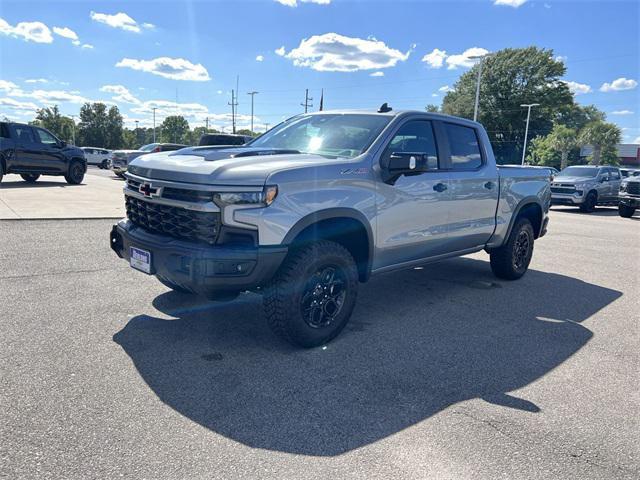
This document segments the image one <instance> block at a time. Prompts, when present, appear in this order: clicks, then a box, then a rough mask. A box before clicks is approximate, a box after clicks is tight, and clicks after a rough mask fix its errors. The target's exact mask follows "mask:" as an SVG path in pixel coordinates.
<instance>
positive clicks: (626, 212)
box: [618, 204, 636, 218]
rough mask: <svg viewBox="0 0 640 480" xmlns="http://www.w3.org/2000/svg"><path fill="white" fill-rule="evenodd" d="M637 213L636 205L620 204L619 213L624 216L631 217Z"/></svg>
mask: <svg viewBox="0 0 640 480" xmlns="http://www.w3.org/2000/svg"><path fill="white" fill-rule="evenodd" d="M634 213H636V207H630V206H629V205H622V204H620V205H618V215H620V216H621V217H622V218H631V217H633V214H634Z"/></svg>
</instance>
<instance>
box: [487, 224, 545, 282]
mask: <svg viewBox="0 0 640 480" xmlns="http://www.w3.org/2000/svg"><path fill="white" fill-rule="evenodd" d="M534 237H535V235H534V233H533V226H531V222H530V221H529V219H527V218H521V219H519V220H517V221H516V224H515V225H514V226H513V229H512V230H511V234H510V235H509V238H508V239H507V242H506V243H505V244H504V245H503V246H501V247H499V248H496V249H495V250H492V251H491V253H490V259H491V270H492V271H493V274H494V275H495V276H496V277H498V278H503V279H505V280H517V279H518V278H520V277H522V276H523V275H524V274H525V273H526V272H527V269H528V268H529V263H531V258H532V257H533V241H534Z"/></svg>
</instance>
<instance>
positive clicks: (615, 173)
mask: <svg viewBox="0 0 640 480" xmlns="http://www.w3.org/2000/svg"><path fill="white" fill-rule="evenodd" d="M609 173H610V175H611V180H620V171H619V170H616V169H615V168H612V169H611V171H610V172H609Z"/></svg>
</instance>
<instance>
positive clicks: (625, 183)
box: [618, 175, 640, 218]
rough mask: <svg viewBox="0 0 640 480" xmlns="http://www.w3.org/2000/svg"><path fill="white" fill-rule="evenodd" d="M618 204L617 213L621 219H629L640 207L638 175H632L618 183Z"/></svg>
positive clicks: (639, 176)
mask: <svg viewBox="0 0 640 480" xmlns="http://www.w3.org/2000/svg"><path fill="white" fill-rule="evenodd" d="M618 195H619V199H620V203H619V204H618V213H619V214H620V216H621V217H624V218H631V217H633V214H634V213H636V208H638V207H640V175H632V176H629V177H628V178H625V179H624V180H622V182H621V183H620V192H619V194H618Z"/></svg>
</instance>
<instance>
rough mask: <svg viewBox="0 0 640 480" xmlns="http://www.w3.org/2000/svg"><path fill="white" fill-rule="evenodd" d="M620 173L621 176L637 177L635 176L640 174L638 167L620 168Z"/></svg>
mask: <svg viewBox="0 0 640 480" xmlns="http://www.w3.org/2000/svg"><path fill="white" fill-rule="evenodd" d="M620 175H622V178H627V177H637V176H640V169H637V168H621V169H620Z"/></svg>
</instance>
